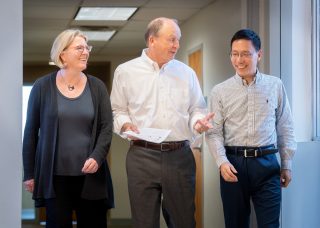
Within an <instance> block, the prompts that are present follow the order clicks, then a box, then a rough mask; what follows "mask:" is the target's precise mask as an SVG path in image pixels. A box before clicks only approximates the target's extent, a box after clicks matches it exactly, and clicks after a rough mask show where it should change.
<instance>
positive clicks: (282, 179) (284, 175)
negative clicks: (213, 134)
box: [280, 169, 291, 188]
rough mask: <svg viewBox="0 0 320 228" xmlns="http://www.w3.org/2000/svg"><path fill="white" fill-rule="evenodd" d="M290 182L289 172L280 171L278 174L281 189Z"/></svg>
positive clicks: (287, 170) (285, 170) (286, 170)
mask: <svg viewBox="0 0 320 228" xmlns="http://www.w3.org/2000/svg"><path fill="white" fill-rule="evenodd" d="M290 181H291V170H289V169H282V170H281V174H280V182H281V187H283V188H286V187H288V185H289V183H290Z"/></svg>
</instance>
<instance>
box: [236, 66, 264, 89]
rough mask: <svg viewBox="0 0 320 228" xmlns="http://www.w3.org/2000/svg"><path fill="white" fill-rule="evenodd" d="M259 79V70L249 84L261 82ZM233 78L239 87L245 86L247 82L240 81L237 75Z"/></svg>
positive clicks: (240, 78)
mask: <svg viewBox="0 0 320 228" xmlns="http://www.w3.org/2000/svg"><path fill="white" fill-rule="evenodd" d="M261 77H262V75H261V73H260V71H259V69H257V72H256V75H255V76H254V79H253V81H252V83H251V84H258V83H259V82H260V81H261ZM234 78H235V80H236V82H237V83H239V84H241V85H247V82H246V81H245V80H244V79H242V77H240V76H239V75H238V74H237V73H236V75H235V76H234Z"/></svg>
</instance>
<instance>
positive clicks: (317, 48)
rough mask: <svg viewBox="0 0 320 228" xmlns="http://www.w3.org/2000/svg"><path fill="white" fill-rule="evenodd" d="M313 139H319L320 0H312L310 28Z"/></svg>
mask: <svg viewBox="0 0 320 228" xmlns="http://www.w3.org/2000/svg"><path fill="white" fill-rule="evenodd" d="M312 32H313V34H312V45H313V46H312V52H313V53H312V57H313V58H312V65H313V66H312V68H313V76H312V77H313V97H314V102H313V107H314V110H313V120H314V124H313V126H314V134H313V135H314V140H320V41H319V40H320V0H313V28H312Z"/></svg>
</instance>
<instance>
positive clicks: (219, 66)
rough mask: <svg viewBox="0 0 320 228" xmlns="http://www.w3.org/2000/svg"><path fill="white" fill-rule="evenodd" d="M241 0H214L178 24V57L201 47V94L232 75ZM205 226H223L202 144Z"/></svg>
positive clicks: (215, 181)
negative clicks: (231, 55)
mask: <svg viewBox="0 0 320 228" xmlns="http://www.w3.org/2000/svg"><path fill="white" fill-rule="evenodd" d="M241 9H242V8H241V1H238V0H228V1H224V0H217V1H215V2H214V3H213V4H211V5H209V6H208V7H206V8H205V9H203V10H202V11H201V12H199V13H197V14H196V15H194V16H193V17H192V18H191V19H190V20H188V21H187V22H185V23H184V24H182V25H181V32H182V38H181V44H180V45H181V47H180V50H179V52H178V55H177V58H178V59H180V60H181V61H183V62H185V63H187V62H188V53H190V50H193V49H194V48H196V47H199V46H202V48H203V86H204V87H203V88H204V91H203V92H204V95H205V96H208V94H209V93H210V90H211V89H212V87H213V86H214V85H216V84H217V83H219V82H221V81H223V80H225V79H227V78H228V77H230V76H232V75H233V74H234V70H233V68H232V65H231V63H230V58H229V52H230V40H231V37H232V35H233V34H234V33H235V31H237V30H239V29H240V28H241V26H242V12H245V11H243V10H241ZM202 149H203V154H202V159H203V166H204V170H203V171H204V172H203V178H204V179H203V183H204V186H203V187H204V192H203V197H204V201H203V203H204V205H203V213H204V214H203V216H204V220H203V225H204V228H211V227H219V228H220V227H224V218H223V211H222V203H221V198H220V183H219V173H218V169H217V166H216V164H215V162H214V160H213V158H212V156H211V154H209V152H208V148H207V146H206V144H203V148H202Z"/></svg>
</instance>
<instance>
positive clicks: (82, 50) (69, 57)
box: [60, 36, 91, 71]
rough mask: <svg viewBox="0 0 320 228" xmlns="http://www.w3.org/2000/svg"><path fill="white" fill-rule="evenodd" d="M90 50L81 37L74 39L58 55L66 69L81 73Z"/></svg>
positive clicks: (85, 66)
mask: <svg viewBox="0 0 320 228" xmlns="http://www.w3.org/2000/svg"><path fill="white" fill-rule="evenodd" d="M90 51H91V48H90V47H89V46H88V44H87V42H86V40H85V39H84V37H82V36H77V37H75V38H74V40H73V41H72V43H71V44H70V45H69V47H68V48H66V49H65V50H64V51H63V52H62V53H61V55H60V57H61V59H62V61H63V63H64V65H65V68H66V69H74V70H78V71H83V70H85V69H86V68H87V62H88V58H89V52H90Z"/></svg>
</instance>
